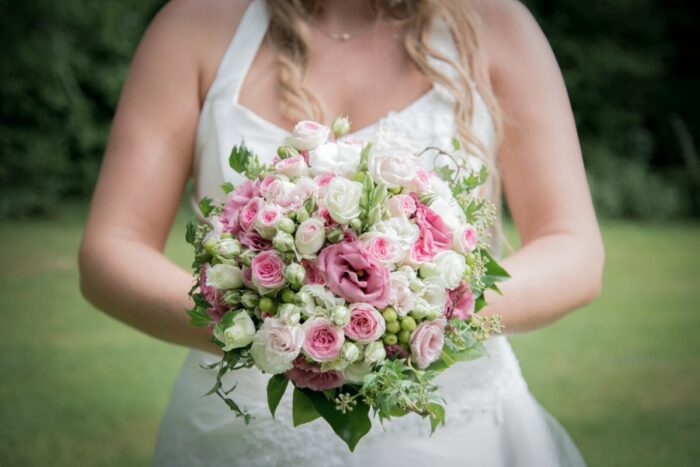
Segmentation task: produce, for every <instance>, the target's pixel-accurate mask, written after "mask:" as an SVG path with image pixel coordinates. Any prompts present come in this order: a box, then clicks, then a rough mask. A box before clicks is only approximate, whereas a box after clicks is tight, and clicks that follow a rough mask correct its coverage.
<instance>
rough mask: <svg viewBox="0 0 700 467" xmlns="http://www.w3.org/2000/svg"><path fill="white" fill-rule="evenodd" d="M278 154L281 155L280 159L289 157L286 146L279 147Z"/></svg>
mask: <svg viewBox="0 0 700 467" xmlns="http://www.w3.org/2000/svg"><path fill="white" fill-rule="evenodd" d="M277 155H278V156H279V157H280V159H284V158H285V157H287V148H286V147H284V146H280V147H278V148H277Z"/></svg>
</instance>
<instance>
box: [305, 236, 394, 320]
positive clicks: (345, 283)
mask: <svg viewBox="0 0 700 467" xmlns="http://www.w3.org/2000/svg"><path fill="white" fill-rule="evenodd" d="M318 269H319V270H320V271H321V273H323V275H324V276H325V277H326V281H327V283H328V288H329V289H330V290H331V292H333V293H334V294H336V295H339V296H341V297H343V298H345V299H346V300H347V301H349V302H351V303H353V302H365V303H369V304H371V305H374V306H375V307H377V308H384V307H386V306H387V305H388V304H389V294H390V292H391V291H390V287H389V269H388V268H387V267H386V266H385V265H384V264H382V263H381V262H379V261H378V260H377V259H376V258H374V257H373V256H372V255H371V254H369V252H367V251H366V250H365V249H364V248H363V247H362V245H361V244H360V242H353V243H346V242H342V243H336V244H335V245H331V246H328V247H326V248H325V249H324V250H322V251H321V254H319V256H318Z"/></svg>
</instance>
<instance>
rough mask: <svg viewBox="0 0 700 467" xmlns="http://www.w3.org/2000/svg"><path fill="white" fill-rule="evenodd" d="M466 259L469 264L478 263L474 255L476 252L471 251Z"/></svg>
mask: <svg viewBox="0 0 700 467" xmlns="http://www.w3.org/2000/svg"><path fill="white" fill-rule="evenodd" d="M466 260H467V264H468V265H469V266H474V264H475V263H476V256H474V253H469V254H468V255H467V256H466Z"/></svg>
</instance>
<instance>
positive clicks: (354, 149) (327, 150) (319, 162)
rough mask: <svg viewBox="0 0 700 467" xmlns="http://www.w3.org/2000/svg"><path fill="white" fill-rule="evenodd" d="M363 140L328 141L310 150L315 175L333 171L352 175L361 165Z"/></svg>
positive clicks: (311, 164)
mask: <svg viewBox="0 0 700 467" xmlns="http://www.w3.org/2000/svg"><path fill="white" fill-rule="evenodd" d="M362 146H363V143H362V142H352V141H347V142H346V141H337V142H335V143H326V144H324V145H323V146H321V147H319V148H317V149H314V150H313V151H311V152H309V165H310V166H311V173H312V174H313V175H321V174H324V173H333V174H336V175H342V176H344V177H351V176H352V175H353V174H354V173H355V172H357V168H358V166H359V165H360V154H361V153H362Z"/></svg>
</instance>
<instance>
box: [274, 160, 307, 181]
mask: <svg viewBox="0 0 700 467" xmlns="http://www.w3.org/2000/svg"><path fill="white" fill-rule="evenodd" d="M275 170H276V171H277V172H278V173H280V174H282V175H285V176H287V177H289V178H290V179H292V180H293V179H295V178H297V177H300V176H302V175H306V174H307V173H308V172H309V167H308V166H307V165H306V161H304V158H303V157H302V156H293V157H288V158H286V159H282V160H281V161H279V162H277V163H276V164H275Z"/></svg>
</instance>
